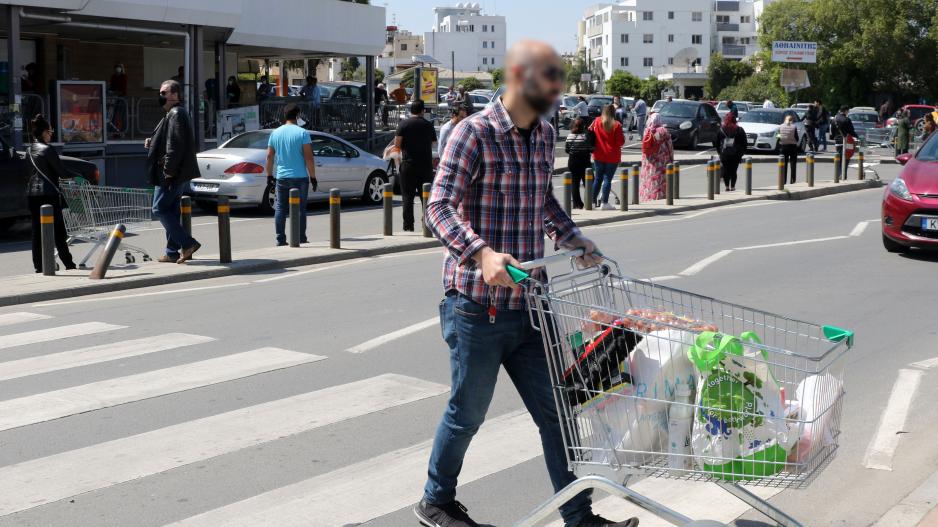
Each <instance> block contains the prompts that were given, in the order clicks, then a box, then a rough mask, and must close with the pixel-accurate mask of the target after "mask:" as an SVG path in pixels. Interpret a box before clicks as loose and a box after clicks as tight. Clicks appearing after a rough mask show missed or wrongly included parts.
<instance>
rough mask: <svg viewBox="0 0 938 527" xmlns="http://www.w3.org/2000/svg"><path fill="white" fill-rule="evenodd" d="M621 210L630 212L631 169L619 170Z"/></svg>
mask: <svg viewBox="0 0 938 527" xmlns="http://www.w3.org/2000/svg"><path fill="white" fill-rule="evenodd" d="M619 210H621V211H623V212H625V211H627V210H629V169H627V168H624V167H623V168H620V169H619Z"/></svg>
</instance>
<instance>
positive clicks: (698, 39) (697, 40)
mask: <svg viewBox="0 0 938 527" xmlns="http://www.w3.org/2000/svg"><path fill="white" fill-rule="evenodd" d="M690 43H691V44H703V35H691V36H690Z"/></svg>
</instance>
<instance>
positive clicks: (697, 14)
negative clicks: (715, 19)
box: [690, 11, 703, 22]
mask: <svg viewBox="0 0 938 527" xmlns="http://www.w3.org/2000/svg"><path fill="white" fill-rule="evenodd" d="M690 19H691V21H692V22H703V11H694V12H693V13H691V14H690Z"/></svg>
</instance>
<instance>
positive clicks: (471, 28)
mask: <svg viewBox="0 0 938 527" xmlns="http://www.w3.org/2000/svg"><path fill="white" fill-rule="evenodd" d="M475 31H476V27H475V25H473V24H469V32H470V33H475Z"/></svg>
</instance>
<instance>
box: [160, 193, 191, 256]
mask: <svg viewBox="0 0 938 527" xmlns="http://www.w3.org/2000/svg"><path fill="white" fill-rule="evenodd" d="M188 186H189V185H188V183H183V184H181V185H179V184H176V185H170V186H165V187H164V186H157V187H155V188H154V189H153V215H154V216H156V217H157V219H158V220H160V224H161V225H162V226H163V230H165V231H166V256H169V257H170V258H179V251H181V250H182V249H187V248H189V247H192V246H193V245H195V244H196V241H195V238H193V237H192V236H189V234H187V233H186V230H185V229H183V228H182V217H181V212H180V211H179V202H180V201H181V200H182V195H183V194H184V193H185V191H186V188H188Z"/></svg>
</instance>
